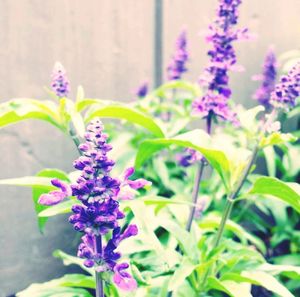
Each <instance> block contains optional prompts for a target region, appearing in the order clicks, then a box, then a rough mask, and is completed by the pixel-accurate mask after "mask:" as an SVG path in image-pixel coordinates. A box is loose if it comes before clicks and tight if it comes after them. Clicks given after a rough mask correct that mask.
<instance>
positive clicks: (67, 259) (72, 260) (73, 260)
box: [53, 250, 95, 276]
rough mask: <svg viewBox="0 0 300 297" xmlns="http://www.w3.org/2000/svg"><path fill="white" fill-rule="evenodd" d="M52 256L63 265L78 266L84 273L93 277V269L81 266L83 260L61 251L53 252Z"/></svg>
mask: <svg viewBox="0 0 300 297" xmlns="http://www.w3.org/2000/svg"><path fill="white" fill-rule="evenodd" d="M53 256H54V257H55V258H58V259H61V260H62V261H63V263H64V265H66V266H68V265H72V264H74V265H78V266H80V267H81V268H82V269H83V270H84V271H86V272H88V273H89V274H90V275H92V276H94V274H95V272H94V269H92V268H87V267H86V266H84V265H83V262H84V260H83V259H80V258H77V257H74V256H71V255H68V254H66V253H65V252H63V251H61V250H55V251H54V252H53Z"/></svg>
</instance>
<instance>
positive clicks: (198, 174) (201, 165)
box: [186, 115, 212, 232]
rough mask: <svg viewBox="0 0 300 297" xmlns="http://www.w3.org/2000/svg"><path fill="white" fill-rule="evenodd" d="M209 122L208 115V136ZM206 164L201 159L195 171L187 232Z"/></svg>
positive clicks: (189, 228)
mask: <svg viewBox="0 0 300 297" xmlns="http://www.w3.org/2000/svg"><path fill="white" fill-rule="evenodd" d="M211 120H212V118H211V115H208V117H207V119H206V131H207V133H208V134H210V133H211ZM206 164H207V163H206V160H205V158H204V157H203V158H201V161H200V163H199V164H198V169H197V172H196V176H195V181H194V188H193V193H192V203H193V206H192V208H191V211H190V214H189V218H188V221H187V224H186V230H187V231H189V232H190V231H191V227H192V223H193V219H194V215H195V211H196V207H197V202H198V194H199V189H200V182H201V179H202V175H203V171H204V168H205V166H206Z"/></svg>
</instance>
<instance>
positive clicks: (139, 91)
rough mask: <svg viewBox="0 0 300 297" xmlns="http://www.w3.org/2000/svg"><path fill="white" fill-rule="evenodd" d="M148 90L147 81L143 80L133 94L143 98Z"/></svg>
mask: <svg viewBox="0 0 300 297" xmlns="http://www.w3.org/2000/svg"><path fill="white" fill-rule="evenodd" d="M148 91H149V84H148V82H147V81H145V82H143V83H142V84H141V85H140V86H139V87H138V88H137V90H136V91H135V94H136V96H137V97H138V98H144V97H145V96H146V95H147V94H148Z"/></svg>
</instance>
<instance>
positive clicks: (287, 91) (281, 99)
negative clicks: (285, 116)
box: [270, 62, 300, 109]
mask: <svg viewBox="0 0 300 297" xmlns="http://www.w3.org/2000/svg"><path fill="white" fill-rule="evenodd" d="M299 96H300V62H298V63H297V64H296V65H295V66H294V67H293V68H292V69H291V70H290V71H289V72H288V74H287V75H283V76H282V77H281V79H280V82H279V83H278V84H276V86H275V90H274V91H273V92H272V94H271V100H270V103H271V104H272V105H273V106H274V107H275V108H284V109H289V108H291V107H294V106H295V105H296V99H297V98H298V97H299Z"/></svg>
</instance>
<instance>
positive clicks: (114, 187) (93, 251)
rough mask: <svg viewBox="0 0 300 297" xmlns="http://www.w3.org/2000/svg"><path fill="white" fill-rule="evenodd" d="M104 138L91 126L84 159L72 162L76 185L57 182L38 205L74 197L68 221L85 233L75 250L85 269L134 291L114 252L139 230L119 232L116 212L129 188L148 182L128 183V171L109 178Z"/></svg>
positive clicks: (119, 215) (119, 216) (109, 162)
mask: <svg viewBox="0 0 300 297" xmlns="http://www.w3.org/2000/svg"><path fill="white" fill-rule="evenodd" d="M107 138H108V135H107V134H105V133H103V125H102V123H101V122H100V121H99V120H95V121H93V122H91V123H90V124H89V125H88V127H87V132H86V134H85V140H86V142H85V143H83V144H81V145H80V146H79V149H80V150H81V151H82V153H83V155H82V156H80V157H79V158H78V159H77V160H75V162H74V167H75V168H76V169H77V170H80V171H81V175H80V177H79V178H78V179H77V182H76V183H75V184H72V185H71V187H70V186H67V185H66V184H62V183H59V182H57V180H55V181H53V184H54V185H55V186H58V187H59V188H60V189H61V191H52V192H50V193H49V194H46V195H45V196H44V198H41V199H40V203H41V204H44V203H43V202H45V201H46V203H47V205H51V203H52V204H56V203H58V202H57V201H58V200H60V201H61V200H62V199H63V198H65V197H66V196H70V195H69V194H71V195H72V196H76V197H77V199H78V200H79V201H78V202H79V204H78V205H74V206H73V207H72V211H73V215H71V216H70V218H69V221H70V223H71V224H73V227H74V229H75V230H76V231H79V232H83V233H84V235H83V237H82V243H81V244H80V245H79V247H78V256H79V257H80V258H83V259H85V261H84V265H85V266H86V267H95V270H96V271H97V272H109V271H110V272H112V273H113V274H114V276H113V280H114V282H115V284H116V285H117V286H118V287H119V288H121V289H124V290H134V289H135V288H136V287H137V283H136V281H135V279H134V278H133V277H132V276H131V275H130V274H129V273H128V272H127V271H126V269H127V268H128V267H129V265H128V264H127V263H119V262H118V260H119V259H120V258H121V254H120V252H119V251H116V250H117V248H118V246H119V244H120V242H121V241H123V240H124V239H126V238H129V237H131V236H135V235H137V233H138V229H137V226H136V225H129V226H128V227H127V228H126V229H125V230H123V231H122V229H121V227H120V224H119V221H120V220H121V219H123V218H124V217H125V215H124V213H123V212H122V211H121V210H120V209H119V202H118V200H120V199H132V198H133V195H132V193H130V195H129V197H128V194H126V193H127V192H128V188H130V189H132V190H133V191H135V190H137V189H140V188H143V187H145V186H147V185H149V184H150V182H148V181H146V180H144V179H137V180H130V179H129V178H130V177H131V176H132V175H133V174H134V169H133V168H128V169H127V170H126V171H125V173H124V175H123V177H122V178H121V179H120V180H119V179H116V178H112V177H111V176H110V171H111V170H112V168H113V166H114V164H115V162H114V161H113V160H111V159H109V158H108V156H107V153H108V152H109V151H110V150H111V149H112V147H111V146H110V145H109V144H107ZM124 188H126V189H125V191H124ZM58 192H60V194H58ZM41 197H43V196H41ZM51 199H52V200H51ZM51 201H52V202H51ZM108 234H111V235H110V239H109V240H108V241H107V244H106V245H102V244H101V250H99V244H98V240H99V238H100V241H101V239H102V235H107V236H108ZM107 236H106V238H107Z"/></svg>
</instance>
